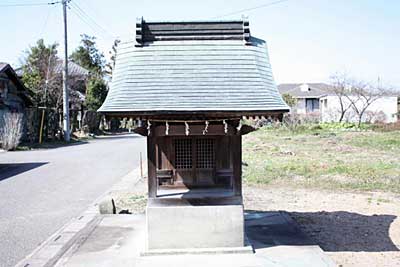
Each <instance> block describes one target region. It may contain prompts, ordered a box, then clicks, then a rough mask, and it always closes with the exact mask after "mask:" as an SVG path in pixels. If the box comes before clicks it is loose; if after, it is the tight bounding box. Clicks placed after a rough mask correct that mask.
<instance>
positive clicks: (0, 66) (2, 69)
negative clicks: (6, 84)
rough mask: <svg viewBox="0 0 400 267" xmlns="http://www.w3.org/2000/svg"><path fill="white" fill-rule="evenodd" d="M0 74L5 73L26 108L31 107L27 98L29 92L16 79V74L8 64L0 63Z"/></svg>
mask: <svg viewBox="0 0 400 267" xmlns="http://www.w3.org/2000/svg"><path fill="white" fill-rule="evenodd" d="M0 73H5V74H6V75H7V76H8V78H9V79H10V80H11V81H12V82H13V83H14V84H15V86H16V87H17V90H18V95H19V96H20V97H21V98H22V99H23V100H24V102H25V104H26V105H27V106H31V105H32V104H33V103H32V101H31V99H30V98H29V96H28V95H29V90H28V89H27V88H26V87H25V85H24V84H23V83H22V81H21V80H20V79H19V78H18V75H17V73H16V72H15V71H14V69H13V68H12V67H11V65H10V64H8V63H5V62H0Z"/></svg>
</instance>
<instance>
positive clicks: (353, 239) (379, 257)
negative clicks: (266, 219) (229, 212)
mask: <svg viewBox="0 0 400 267" xmlns="http://www.w3.org/2000/svg"><path fill="white" fill-rule="evenodd" d="M243 194H244V202H245V208H246V209H251V210H284V211H287V212H288V213H289V214H290V215H291V216H292V217H293V218H294V219H295V220H296V221H297V222H298V224H299V225H300V227H301V228H302V230H303V231H304V232H305V233H306V234H307V235H308V236H309V237H310V238H311V239H312V240H313V241H314V242H315V243H316V244H318V245H320V246H321V248H322V249H323V250H324V251H325V252H326V253H327V254H328V255H329V256H330V257H331V258H332V259H333V260H334V261H335V262H336V263H337V264H338V266H342V267H348V266H357V267H367V266H368V267H373V266H376V267H378V266H379V267H394V266H400V218H399V216H400V196H398V195H393V194H389V193H381V192H374V193H355V192H332V191H322V190H315V189H291V188H282V187H273V188H271V187H268V188H256V187H244V192H243Z"/></svg>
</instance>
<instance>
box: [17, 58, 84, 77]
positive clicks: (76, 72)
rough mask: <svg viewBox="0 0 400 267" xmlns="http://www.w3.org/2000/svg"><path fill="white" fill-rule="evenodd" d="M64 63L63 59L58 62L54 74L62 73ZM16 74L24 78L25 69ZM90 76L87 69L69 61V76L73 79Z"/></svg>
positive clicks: (20, 69) (18, 70)
mask: <svg viewBox="0 0 400 267" xmlns="http://www.w3.org/2000/svg"><path fill="white" fill-rule="evenodd" d="M63 62H64V61H63V60H61V59H60V60H57V61H56V64H55V66H54V72H55V73H57V74H61V73H62V71H63V67H64V64H63ZM16 73H17V75H18V77H22V75H23V73H24V70H23V68H18V69H16ZM88 75H89V71H88V70H87V69H85V68H84V67H82V66H80V65H78V64H76V63H75V62H73V61H71V60H69V61H68V76H71V77H79V76H82V77H85V76H88Z"/></svg>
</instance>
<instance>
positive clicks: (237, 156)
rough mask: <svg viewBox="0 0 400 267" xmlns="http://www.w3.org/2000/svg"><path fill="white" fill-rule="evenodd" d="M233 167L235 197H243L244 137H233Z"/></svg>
mask: <svg viewBox="0 0 400 267" xmlns="http://www.w3.org/2000/svg"><path fill="white" fill-rule="evenodd" d="M231 149H232V153H231V155H232V167H233V189H234V192H235V195H237V196H241V195H242V136H241V135H235V136H232V137H231Z"/></svg>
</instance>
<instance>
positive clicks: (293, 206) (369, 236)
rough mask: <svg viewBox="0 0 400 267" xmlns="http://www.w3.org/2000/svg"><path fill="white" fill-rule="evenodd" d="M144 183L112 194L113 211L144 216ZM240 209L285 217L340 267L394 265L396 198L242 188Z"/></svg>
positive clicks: (399, 261)
mask: <svg viewBox="0 0 400 267" xmlns="http://www.w3.org/2000/svg"><path fill="white" fill-rule="evenodd" d="M146 186H147V181H146V180H145V179H142V180H140V181H139V182H138V183H136V184H135V185H134V187H132V188H131V189H130V190H129V191H118V192H116V193H115V194H113V196H112V197H113V198H114V199H115V201H116V205H117V207H118V210H119V211H121V210H124V211H126V210H129V212H132V213H141V212H144V209H145V206H146V197H145V195H146V190H147V187H146ZM243 195H244V204H245V209H246V210H257V211H274V210H282V211H286V212H288V213H289V215H290V216H292V217H293V218H294V219H295V220H296V221H297V222H298V224H299V226H300V227H301V229H302V230H303V231H304V232H305V233H306V234H307V235H308V236H309V237H310V238H311V239H312V240H313V241H314V242H315V243H316V244H318V245H320V246H321V248H322V249H323V250H324V251H325V252H326V253H327V254H328V255H329V256H330V257H332V259H333V260H334V261H335V262H336V263H337V264H338V266H341V267H350V266H352V267H353V266H355V267H375V266H376V267H394V266H400V196H399V195H395V194H390V193H382V192H374V193H365V192H363V193H357V192H339V191H323V190H321V189H299V188H288V187H282V186H275V187H272V186H268V187H263V188H262V187H254V186H244V188H243Z"/></svg>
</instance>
